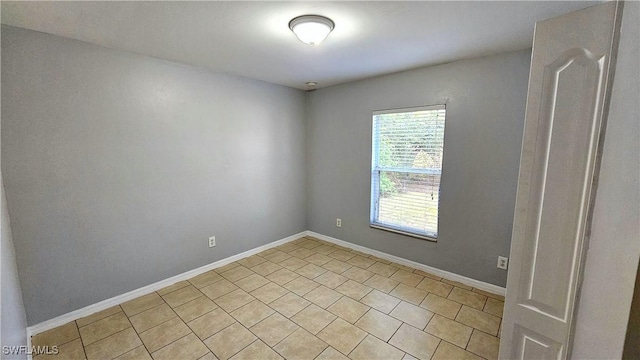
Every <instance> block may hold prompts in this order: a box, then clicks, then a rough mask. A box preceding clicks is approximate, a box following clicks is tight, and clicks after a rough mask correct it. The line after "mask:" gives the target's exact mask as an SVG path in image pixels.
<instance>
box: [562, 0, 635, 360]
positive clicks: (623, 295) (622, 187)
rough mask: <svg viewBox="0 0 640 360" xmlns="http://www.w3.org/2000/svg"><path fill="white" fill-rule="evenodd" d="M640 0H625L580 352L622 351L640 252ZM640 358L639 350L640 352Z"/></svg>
mask: <svg viewBox="0 0 640 360" xmlns="http://www.w3.org/2000/svg"><path fill="white" fill-rule="evenodd" d="M639 39H640V3H639V2H635V1H627V2H625V5H624V14H623V17H622V29H621V36H620V49H619V50H618V62H617V65H616V74H615V79H614V82H613V89H612V92H611V110H610V111H609V119H608V123H607V128H606V138H605V142H604V149H603V153H602V165H601V168H600V177H599V181H598V190H597V194H596V200H595V204H594V210H593V223H592V228H591V238H590V240H589V250H588V252H587V261H586V263H585V272H584V281H583V284H582V291H581V294H580V299H579V302H578V313H577V317H576V334H575V343H574V347H573V356H572V357H573V358H574V359H615V358H620V356H621V355H622V349H623V345H624V339H625V333H626V331H625V330H626V328H627V323H628V321H629V309H630V306H631V300H632V297H633V288H634V283H635V279H636V271H637V269H638V258H639V257H640V222H639V219H640V162H639V161H638V155H639V154H640V142H639V141H638V139H640V102H638V100H639V99H640V82H639V81H638V79H640V41H638V40H639ZM636 357H637V355H636Z"/></svg>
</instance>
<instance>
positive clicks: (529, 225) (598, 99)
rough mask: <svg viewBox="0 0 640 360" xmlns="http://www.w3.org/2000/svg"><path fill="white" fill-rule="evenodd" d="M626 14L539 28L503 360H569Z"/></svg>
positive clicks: (593, 11)
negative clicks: (616, 63) (611, 93)
mask: <svg viewBox="0 0 640 360" xmlns="http://www.w3.org/2000/svg"><path fill="white" fill-rule="evenodd" d="M621 6H622V5H621V4H620V3H617V2H609V3H605V4H601V5H597V6H593V7H590V8H586V9H583V10H580V11H576V12H573V13H569V14H566V15H563V16H560V17H557V18H553V19H549V20H545V21H542V22H539V23H537V24H536V30H535V38H534V43H533V54H532V58H531V73H530V78H529V93H528V98H527V110H526V116H525V131H524V138H523V146H522V157H521V159H520V176H519V179H518V193H517V198H516V199H517V200H516V209H515V217H514V225H513V235H512V243H511V264H510V267H511V269H510V271H509V275H508V280H507V297H506V303H505V317H504V323H503V328H502V340H501V342H500V358H501V359H565V358H567V357H568V356H569V353H570V349H571V339H572V321H573V317H574V304H575V303H576V296H577V295H578V294H579V289H580V277H581V270H582V267H583V259H584V253H585V252H586V248H587V245H588V234H589V226H590V224H589V221H590V208H591V206H592V205H593V204H592V201H593V199H594V196H593V195H594V193H595V184H596V181H595V179H596V178H597V168H598V165H597V164H598V152H599V151H598V149H599V146H600V144H601V142H602V140H603V131H602V130H603V123H604V122H605V121H606V114H607V108H608V99H609V94H608V93H609V88H610V84H611V81H612V76H613V68H614V65H615V47H616V44H617V37H618V35H617V33H618V31H619V21H620V16H621V10H622V9H621Z"/></svg>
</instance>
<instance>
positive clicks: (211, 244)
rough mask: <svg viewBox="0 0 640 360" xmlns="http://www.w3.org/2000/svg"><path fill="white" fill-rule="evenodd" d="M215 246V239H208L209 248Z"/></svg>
mask: <svg viewBox="0 0 640 360" xmlns="http://www.w3.org/2000/svg"><path fill="white" fill-rule="evenodd" d="M214 246H216V237H215V236H212V237H210V238H209V247H214Z"/></svg>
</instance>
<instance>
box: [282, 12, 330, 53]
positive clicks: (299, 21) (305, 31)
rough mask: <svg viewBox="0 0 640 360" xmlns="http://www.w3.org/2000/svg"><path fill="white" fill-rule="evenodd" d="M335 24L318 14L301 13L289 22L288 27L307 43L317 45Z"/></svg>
mask: <svg viewBox="0 0 640 360" xmlns="http://www.w3.org/2000/svg"><path fill="white" fill-rule="evenodd" d="M334 26H335V24H334V23H333V21H331V19H329V18H327V17H324V16H320V15H302V16H298V17H296V18H293V20H291V21H290V22H289V29H291V31H293V33H294V34H296V36H297V37H298V39H300V41H302V42H303V43H305V44H307V45H311V46H314V45H318V44H320V43H321V42H322V41H323V40H324V39H325V38H326V37H327V35H329V33H330V32H331V30H333V28H334Z"/></svg>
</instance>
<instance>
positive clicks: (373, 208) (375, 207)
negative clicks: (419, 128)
mask: <svg viewBox="0 0 640 360" xmlns="http://www.w3.org/2000/svg"><path fill="white" fill-rule="evenodd" d="M431 110H445V130H444V131H446V117H447V115H446V110H447V107H446V104H436V105H425V106H415V107H406V108H397V109H385V110H374V111H373V112H372V114H371V173H370V174H369V175H370V181H369V186H370V199H369V200H370V205H369V206H370V208H369V227H371V228H373V229H378V230H383V231H389V232H392V233H396V234H401V235H406V236H410V237H414V238H417V239H421V240H427V241H432V242H437V241H438V237H439V234H440V204H441V197H440V195H441V193H442V172H443V170H444V142H445V133H444V132H443V134H442V144H443V145H442V163H441V167H440V171H439V172H437V171H436V172H434V171H433V170H432V169H424V170H416V169H408V168H397V167H380V166H378V164H379V155H380V151H379V149H380V146H379V142H380V137H379V136H378V135H379V134H378V133H376V129H375V126H374V124H375V123H374V121H375V116H376V115H384V114H396V113H407V112H417V111H431ZM402 170H405V171H402ZM406 170H409V171H406ZM382 171H396V172H405V173H420V174H439V175H440V185H439V186H438V215H437V219H436V222H437V229H438V231H437V232H436V233H435V234H424V233H415V232H411V231H407V230H406V229H401V228H397V227H394V226H392V225H388V224H381V223H378V222H376V221H375V219H376V218H378V217H379V216H378V214H379V210H380V208H379V199H380V194H379V185H378V187H376V186H374V181H375V180H376V179H377V181H378V183H379V182H380V177H381V176H380V173H381V172H382ZM376 173H377V174H376ZM376 189H378V193H377V194H376V192H375V191H376Z"/></svg>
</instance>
